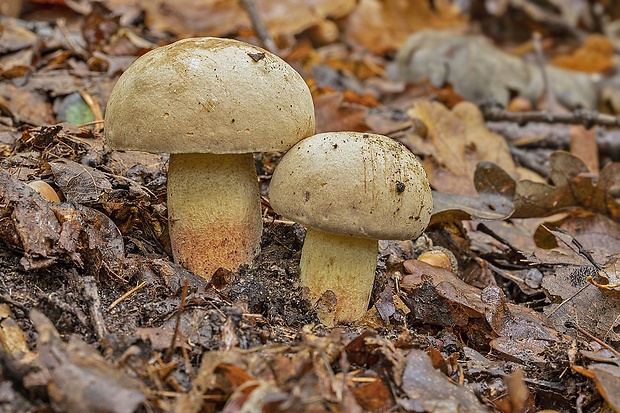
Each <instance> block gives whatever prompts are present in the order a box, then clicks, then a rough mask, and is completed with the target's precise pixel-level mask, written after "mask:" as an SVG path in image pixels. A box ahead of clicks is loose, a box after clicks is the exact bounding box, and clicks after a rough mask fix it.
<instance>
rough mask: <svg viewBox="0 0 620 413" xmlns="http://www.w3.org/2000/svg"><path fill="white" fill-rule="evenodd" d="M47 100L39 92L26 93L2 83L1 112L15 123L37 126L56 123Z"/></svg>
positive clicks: (0, 90) (0, 84) (0, 88)
mask: <svg viewBox="0 0 620 413" xmlns="http://www.w3.org/2000/svg"><path fill="white" fill-rule="evenodd" d="M46 100H47V99H46V98H45V96H44V95H43V94H42V93H39V92H38V91H32V92H30V91H25V90H23V89H22V88H18V87H16V86H13V85H11V84H10V83H6V82H3V83H0V108H1V109H2V111H1V112H5V114H7V115H9V116H10V117H11V118H12V119H13V121H15V122H18V123H21V122H23V123H27V124H30V125H35V126H41V125H49V124H52V123H54V113H53V111H52V105H51V104H49V103H48V102H46ZM6 112H8V113H6Z"/></svg>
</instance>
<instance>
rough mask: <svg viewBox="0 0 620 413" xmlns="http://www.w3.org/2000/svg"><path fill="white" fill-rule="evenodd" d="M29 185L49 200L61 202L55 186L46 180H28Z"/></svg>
mask: <svg viewBox="0 0 620 413" xmlns="http://www.w3.org/2000/svg"><path fill="white" fill-rule="evenodd" d="M28 186H29V187H30V188H32V189H34V190H35V191H37V192H38V193H39V195H41V196H42V197H43V198H45V200H46V201H47V202H58V203H60V198H59V197H58V194H57V193H56V191H54V188H52V187H51V186H50V184H48V183H47V182H45V181H32V182H28Z"/></svg>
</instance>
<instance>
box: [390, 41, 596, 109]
mask: <svg viewBox="0 0 620 413" xmlns="http://www.w3.org/2000/svg"><path fill="white" fill-rule="evenodd" d="M395 72H396V73H397V77H398V78H400V79H401V80H405V81H407V82H414V83H419V82H421V81H423V80H424V79H428V80H429V81H430V83H431V84H432V85H434V86H436V87H444V86H446V85H447V84H451V85H452V87H453V88H454V90H455V91H456V92H457V93H458V94H459V95H461V96H463V97H464V98H465V99H467V100H469V101H471V102H474V103H478V104H482V103H489V102H497V103H499V104H501V105H503V106H507V105H508V103H509V101H510V98H511V97H512V96H513V95H514V93H517V94H518V95H519V96H522V97H525V98H526V99H528V100H529V101H530V102H532V103H535V102H537V100H538V98H539V97H540V96H541V95H542V93H543V79H542V75H541V71H540V68H539V67H538V66H537V65H535V64H533V63H529V62H526V61H525V60H524V59H521V58H520V57H517V56H513V55H511V54H508V53H506V52H503V51H501V50H500V49H498V48H497V47H495V46H494V45H493V44H492V43H491V42H490V41H489V39H488V38H487V37H484V36H464V35H462V34H459V33H452V32H449V31H438V30H424V31H419V32H417V33H415V34H413V35H412V36H411V37H410V38H409V39H408V40H407V42H406V43H405V44H404V45H403V47H402V48H401V49H400V50H399V51H398V54H397V57H396V66H395ZM546 73H547V76H548V78H549V85H550V87H551V89H552V91H553V93H554V94H555V96H556V97H557V99H558V100H559V102H560V103H561V104H562V105H563V106H565V107H568V108H588V109H594V108H595V107H596V102H597V94H596V89H597V88H596V87H595V86H594V84H593V81H592V80H591V79H590V77H589V76H588V75H587V74H585V73H578V72H573V71H569V70H565V69H561V68H559V67H556V66H553V65H548V66H547V67H546Z"/></svg>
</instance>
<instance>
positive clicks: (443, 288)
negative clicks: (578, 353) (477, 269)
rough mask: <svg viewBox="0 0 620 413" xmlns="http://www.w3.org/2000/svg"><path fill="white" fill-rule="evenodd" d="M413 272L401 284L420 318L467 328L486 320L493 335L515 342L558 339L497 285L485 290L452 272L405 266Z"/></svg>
mask: <svg viewBox="0 0 620 413" xmlns="http://www.w3.org/2000/svg"><path fill="white" fill-rule="evenodd" d="M404 266H405V269H406V271H407V272H409V274H408V275H406V276H405V277H404V279H403V281H402V283H401V289H402V290H403V291H405V292H406V293H407V300H406V302H407V305H408V306H409V308H410V309H411V311H412V314H413V315H414V317H416V318H417V319H419V320H421V321H423V322H426V323H429V324H435V325H441V326H444V327H453V326H460V327H463V326H466V325H468V323H469V319H477V318H481V317H484V318H485V319H486V320H487V322H488V324H489V326H490V327H491V329H492V330H493V332H494V333H495V334H496V335H497V336H500V337H509V338H512V339H528V338H533V339H539V340H546V341H556V340H558V336H557V331H556V330H555V329H553V328H551V327H550V326H549V325H548V322H547V320H546V319H545V317H542V316H541V315H539V314H538V313H536V312H535V311H533V310H531V309H529V308H526V307H523V306H519V305H516V304H512V303H509V302H507V301H506V297H505V296H504V295H503V294H502V292H501V290H500V289H499V288H497V287H494V286H489V287H486V288H485V289H484V290H480V289H479V288H476V287H473V286H471V285H469V284H467V283H465V282H464V281H462V280H460V279H459V278H457V277H456V276H455V275H454V274H453V273H452V272H450V271H447V270H444V269H443V268H439V267H434V266H432V265H429V264H427V263H425V262H421V261H418V260H408V261H405V263H404Z"/></svg>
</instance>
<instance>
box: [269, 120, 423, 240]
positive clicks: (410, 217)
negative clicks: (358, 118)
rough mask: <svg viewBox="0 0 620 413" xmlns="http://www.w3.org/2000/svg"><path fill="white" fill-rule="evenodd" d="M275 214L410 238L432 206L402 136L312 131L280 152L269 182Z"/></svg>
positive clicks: (326, 227)
mask: <svg viewBox="0 0 620 413" xmlns="http://www.w3.org/2000/svg"><path fill="white" fill-rule="evenodd" d="M269 200H270V202H271V206H272V207H273V209H275V210H276V211H277V212H278V213H279V214H280V215H283V216H284V217H286V218H288V219H292V220H294V221H296V222H299V223H301V224H303V225H306V226H308V227H311V228H315V229H318V230H321V231H325V232H329V233H333V234H339V235H349V236H353V237H360V238H371V239H414V238H417V237H418V236H419V235H420V234H421V233H422V231H424V229H425V228H426V226H427V225H428V223H429V220H430V216H431V212H432V210H433V200H432V197H431V189H430V186H429V183H428V178H427V177H426V172H424V169H423V168H422V165H421V164H420V163H419V162H418V160H417V158H416V157H415V155H413V154H412V153H411V152H410V151H409V150H407V149H406V148H405V147H404V146H403V145H402V144H400V143H398V142H396V141H394V140H392V139H390V138H387V137H385V136H381V135H373V134H362V133H356V132H330V133H322V134H318V135H314V136H311V137H309V138H306V139H304V140H302V141H301V142H299V143H297V144H296V145H295V146H293V147H292V148H291V149H290V150H289V151H288V152H287V153H286V155H284V156H283V157H282V159H281V160H280V163H279V164H278V166H277V168H276V170H275V171H274V173H273V177H272V179H271V184H270V188H269Z"/></svg>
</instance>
